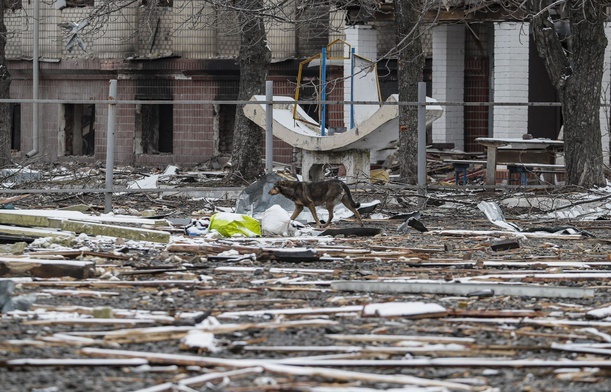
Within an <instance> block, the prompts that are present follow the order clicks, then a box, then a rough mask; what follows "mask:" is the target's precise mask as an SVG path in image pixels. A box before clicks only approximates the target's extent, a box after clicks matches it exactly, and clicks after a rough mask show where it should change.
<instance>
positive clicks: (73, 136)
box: [59, 103, 95, 156]
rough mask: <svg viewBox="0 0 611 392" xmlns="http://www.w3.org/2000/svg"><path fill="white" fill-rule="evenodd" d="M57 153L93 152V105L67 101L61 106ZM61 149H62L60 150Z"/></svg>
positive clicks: (84, 153)
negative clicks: (58, 149)
mask: <svg viewBox="0 0 611 392" xmlns="http://www.w3.org/2000/svg"><path fill="white" fill-rule="evenodd" d="M61 107H62V111H63V113H62V115H61V116H60V119H61V120H62V124H61V126H60V151H59V155H60V156H61V155H93V154H94V152H95V126H94V121H95V105H94V104H75V103H67V104H63V105H62V106H61ZM62 149H63V151H61V150H62Z"/></svg>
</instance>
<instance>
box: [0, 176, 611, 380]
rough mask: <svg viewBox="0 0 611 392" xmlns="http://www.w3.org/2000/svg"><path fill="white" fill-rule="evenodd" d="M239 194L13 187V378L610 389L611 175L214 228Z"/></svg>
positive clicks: (9, 279)
mask: <svg viewBox="0 0 611 392" xmlns="http://www.w3.org/2000/svg"><path fill="white" fill-rule="evenodd" d="M162 174H163V173H162ZM150 175H151V174H149V175H146V176H144V177H149V176H150ZM153 175H157V174H153ZM164 175H166V176H169V177H168V178H169V179H171V177H172V175H170V174H167V173H166V174H164ZM149 180H150V179H149ZM88 181H90V180H88ZM127 183H130V182H129V181H128V182H127ZM201 191H202V192H204V191H205V190H204V189H201ZM243 191H244V189H242V190H240V191H239V192H237V194H238V196H237V197H235V198H234V199H231V198H222V199H215V198H211V197H207V198H205V199H202V198H199V197H197V198H194V197H191V196H188V195H185V194H178V193H171V189H164V191H163V192H158V193H150V194H147V196H146V197H142V195H135V194H132V193H126V194H124V195H115V196H116V199H115V203H116V205H115V208H114V211H113V212H112V213H108V214H104V213H102V212H101V211H99V208H94V207H92V205H91V204H85V205H86V206H87V209H84V208H77V209H81V211H67V210H65V209H59V208H40V207H41V206H42V205H45V206H47V207H49V206H51V205H53V204H56V203H57V201H51V200H48V199H47V200H46V201H45V202H44V203H42V205H41V204H39V205H36V203H34V201H35V200H36V201H37V202H40V200H41V199H40V198H42V197H43V196H39V195H32V196H30V197H27V198H21V199H19V200H15V199H13V200H12V201H11V202H10V203H6V200H8V198H7V199H5V203H3V205H4V206H5V207H7V206H9V205H11V206H12V207H11V208H4V209H2V210H0V232H1V233H3V235H6V236H15V238H7V239H6V241H5V244H4V245H2V253H3V255H2V256H0V308H2V317H1V318H0V326H1V327H2V341H0V353H1V356H2V358H3V359H2V360H1V361H0V379H2V380H3V381H2V388H3V391H11V392H12V391H23V390H36V391H63V390H70V391H81V390H82V391H107V390H113V391H178V390H181V391H182V390H184V391H192V390H197V391H205V390H223V391H236V392H237V391H240V392H243V391H265V390H269V391H272V390H292V391H293V390H294V391H319V392H320V391H359V392H360V391H363V392H364V391H372V390H393V391H453V390H457V391H507V390H512V391H514V390H516V391H520V390H522V391H529V390H530V391H536V390H546V391H554V390H558V391H560V390H570V391H577V392H580V391H588V392H593V391H608V389H609V385H608V377H609V368H611V360H609V356H610V355H611V335H610V334H611V295H610V293H609V290H610V289H611V285H610V284H609V282H610V281H611V280H610V279H609V278H610V277H611V261H610V258H611V256H610V255H611V246H610V244H609V241H608V240H607V238H608V237H609V234H610V233H611V226H609V224H608V223H607V222H608V220H607V219H608V216H609V208H610V205H609V203H608V191H607V190H600V193H599V194H593V193H590V194H556V195H552V194H540V193H539V194H524V193H512V194H504V195H496V196H492V195H490V194H488V195H484V194H479V193H466V192H462V193H456V191H447V192H437V193H435V194H430V195H427V198H428V201H430V203H429V204H423V203H422V196H421V195H418V194H417V193H416V192H413V193H411V192H409V191H405V190H397V189H396V188H392V187H389V188H384V187H381V186H380V187H376V188H369V189H367V190H360V189H357V190H356V192H354V193H355V198H356V199H357V200H361V201H363V202H365V201H369V202H372V203H373V206H375V208H371V209H370V210H368V211H366V212H363V214H362V215H363V219H364V222H365V228H366V229H371V231H369V232H357V233H356V234H358V235H350V233H351V232H350V229H353V228H356V222H355V221H354V220H353V219H352V218H351V217H350V216H349V215H346V216H343V217H342V218H341V220H337V221H335V220H334V224H333V225H332V226H331V229H332V230H336V231H330V232H327V233H324V231H323V230H322V229H320V228H318V227H315V226H313V225H311V222H309V221H308V219H306V220H305V221H302V222H300V226H299V227H298V228H297V229H296V230H294V231H293V232H292V233H291V235H287V236H285V235H265V234H263V233H262V235H252V236H251V235H245V234H244V233H243V232H242V233H238V235H233V234H231V233H229V234H227V233H225V234H223V233H221V232H220V231H218V230H210V227H211V223H212V222H213V221H214V219H213V217H214V216H215V214H219V213H222V214H234V215H232V216H236V217H237V219H239V218H240V217H242V216H244V215H246V216H250V215H248V214H245V213H244V212H243V211H242V212H238V211H239V210H238V204H239V202H238V200H242V203H245V202H244V194H243V193H242V192H243ZM261 194H262V193H261ZM44 197H47V198H48V197H49V195H45V196H44ZM83 197H85V196H83ZM249 200H250V202H249V203H246V204H247V205H249V206H251V207H252V210H253V211H254V210H255V204H256V203H255V202H254V201H253V200H252V199H249ZM81 201H82V200H81ZM28 203H31V205H28ZM365 204H367V203H365ZM76 206H80V207H83V204H80V203H79V204H76V205H75V207H76ZM414 206H419V208H414ZM28 207H30V208H28ZM31 207H37V208H31ZM290 207H291V206H290V205H289V206H287V207H286V208H290ZM269 208H270V206H269V205H268V206H267V207H266V208H265V209H264V210H267V209H269ZM283 209H284V207H283ZM82 210H85V211H82ZM129 212H133V214H130V213H129ZM145 215H148V216H145ZM338 216H342V215H341V214H338ZM206 221H207V222H208V227H204V226H205V224H206ZM197 225H200V226H199V228H200V229H202V230H201V231H199V232H191V233H190V232H189V230H188V229H189V228H192V227H197ZM204 229H206V230H204ZM352 233H353V234H354V233H355V232H352ZM234 234H235V233H234Z"/></svg>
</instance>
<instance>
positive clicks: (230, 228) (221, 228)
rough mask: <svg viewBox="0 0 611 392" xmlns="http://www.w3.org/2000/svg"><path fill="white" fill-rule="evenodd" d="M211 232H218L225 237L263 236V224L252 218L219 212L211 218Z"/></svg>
mask: <svg viewBox="0 0 611 392" xmlns="http://www.w3.org/2000/svg"><path fill="white" fill-rule="evenodd" d="M210 230H216V231H218V232H219V233H220V234H221V235H222V236H223V237H234V236H245V237H259V236H261V224H260V223H259V221H258V220H256V219H255V218H253V217H252V216H248V215H242V214H234V213H231V212H219V213H216V214H214V215H212V217H211V218H210Z"/></svg>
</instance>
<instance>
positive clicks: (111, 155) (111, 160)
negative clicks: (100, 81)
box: [104, 79, 117, 213]
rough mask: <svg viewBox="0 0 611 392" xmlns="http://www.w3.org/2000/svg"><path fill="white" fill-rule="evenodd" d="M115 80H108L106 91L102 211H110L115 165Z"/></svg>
mask: <svg viewBox="0 0 611 392" xmlns="http://www.w3.org/2000/svg"><path fill="white" fill-rule="evenodd" d="M116 99H117V80H116V79H111V80H110V88H109V92H108V132H107V134H106V191H105V192H104V212H105V213H109V212H111V211H112V183H113V171H114V167H115V122H116V119H117V102H116Z"/></svg>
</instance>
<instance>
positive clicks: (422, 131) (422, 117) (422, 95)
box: [418, 82, 426, 193]
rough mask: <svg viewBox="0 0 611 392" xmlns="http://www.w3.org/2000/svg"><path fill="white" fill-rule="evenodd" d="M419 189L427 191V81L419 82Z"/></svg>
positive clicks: (423, 191)
mask: <svg viewBox="0 0 611 392" xmlns="http://www.w3.org/2000/svg"><path fill="white" fill-rule="evenodd" d="M418 189H419V191H420V192H422V193H426V83H425V82H418Z"/></svg>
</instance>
